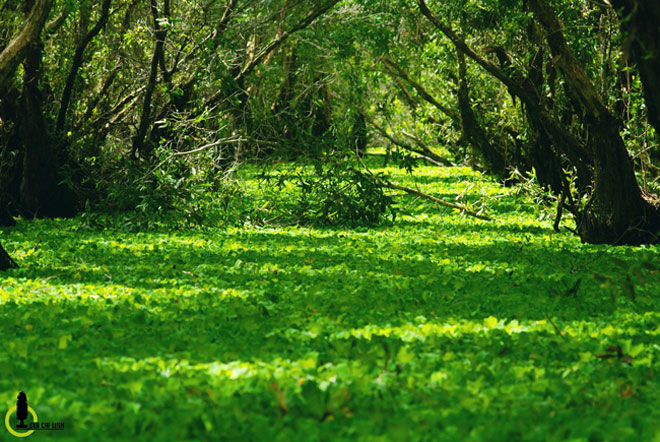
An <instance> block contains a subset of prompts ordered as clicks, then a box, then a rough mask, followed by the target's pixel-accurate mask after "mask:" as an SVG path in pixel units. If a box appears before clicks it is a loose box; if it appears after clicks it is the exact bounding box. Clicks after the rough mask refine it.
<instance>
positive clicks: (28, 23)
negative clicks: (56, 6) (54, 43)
mask: <svg viewBox="0 0 660 442" xmlns="http://www.w3.org/2000/svg"><path fill="white" fill-rule="evenodd" d="M28 3H33V5H31V7H30V9H29V14H28V16H27V18H26V19H25V24H24V25H23V29H21V31H20V32H19V33H18V35H16V37H14V39H12V41H10V42H9V44H8V45H7V47H6V48H5V49H3V51H2V53H0V89H3V87H2V86H3V84H4V82H5V81H6V80H7V79H8V78H9V77H11V75H13V73H14V71H15V69H16V67H17V66H18V65H19V64H20V62H21V59H22V57H23V56H24V55H25V51H26V49H27V47H28V46H29V45H30V44H32V43H33V42H34V41H35V40H37V39H39V36H40V35H41V30H42V29H43V27H44V24H45V23H46V19H47V18H48V13H49V12H50V8H51V6H52V4H53V2H52V0H35V1H34V2H27V3H26V7H27V6H28Z"/></svg>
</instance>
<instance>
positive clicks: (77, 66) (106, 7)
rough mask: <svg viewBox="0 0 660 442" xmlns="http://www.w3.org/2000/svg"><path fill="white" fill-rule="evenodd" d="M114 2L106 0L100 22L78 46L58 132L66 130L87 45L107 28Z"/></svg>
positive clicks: (65, 93)
mask: <svg viewBox="0 0 660 442" xmlns="http://www.w3.org/2000/svg"><path fill="white" fill-rule="evenodd" d="M111 2H112V0H104V1H103V4H102V5H101V16H100V17H99V21H98V22H96V25H94V27H93V28H92V29H91V30H90V31H89V32H87V33H86V34H85V36H84V37H83V39H82V41H81V42H80V43H79V44H78V47H77V48H76V52H75V53H74V54H73V62H72V63H71V69H69V75H68V76H67V78H66V82H65V85H64V92H62V99H61V100H60V110H59V112H58V114H57V123H56V125H55V128H56V131H57V132H61V131H62V130H63V129H64V124H65V122H66V113H67V110H68V109H69V103H70V101H71V94H72V93H73V86H74V84H75V81H76V77H77V76H78V70H79V69H80V68H81V67H82V64H83V54H84V52H85V49H86V48H87V45H88V44H89V43H90V42H91V41H92V40H93V39H94V37H96V36H97V35H98V33H99V32H101V29H103V27H104V26H105V24H106V23H107V21H108V14H109V10H110V3H111Z"/></svg>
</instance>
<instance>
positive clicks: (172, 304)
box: [0, 167, 660, 441]
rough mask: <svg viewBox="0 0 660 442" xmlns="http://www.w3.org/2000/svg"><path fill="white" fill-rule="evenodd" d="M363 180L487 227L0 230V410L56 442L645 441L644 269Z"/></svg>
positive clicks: (407, 208)
mask: <svg viewBox="0 0 660 442" xmlns="http://www.w3.org/2000/svg"><path fill="white" fill-rule="evenodd" d="M381 171H382V172H383V173H388V174H389V175H390V176H392V177H393V179H396V180H397V182H401V183H405V184H406V185H407V186H415V187H416V188H419V189H421V190H422V191H424V192H425V193H429V194H433V195H438V196H441V197H442V198H444V199H447V200H452V201H455V200H461V201H472V202H476V201H480V202H481V204H484V205H486V206H488V210H489V213H492V214H493V215H494V218H495V220H494V221H491V222H485V221H482V220H476V219H473V218H465V217H463V216H462V215H461V214H460V213H458V212H457V211H452V210H451V209H444V208H438V207H437V206H434V205H433V204H432V203H428V204H427V203H426V202H424V201H417V200H414V198H413V197H410V196H407V195H396V194H392V195H388V196H389V197H391V198H393V200H394V201H395V202H396V203H397V205H398V206H399V207H400V208H401V214H402V215H401V216H400V217H398V219H397V221H396V222H392V223H388V224H381V225H379V226H376V227H371V228H366V227H361V228H356V229H354V230H346V229H341V228H337V227H334V228H332V229H321V228H311V227H298V226H289V227H284V226H281V227H276V226H271V227H255V226H249V225H248V226H243V227H223V228H205V229H179V230H175V231H169V230H166V229H153V230H149V231H143V232H139V233H132V232H130V231H126V230H124V229H122V228H121V225H118V226H117V227H116V228H112V229H100V228H99V229H96V228H92V227H90V226H85V225H84V224H83V223H82V221H81V220H80V219H74V220H55V221H47V220H35V221H30V222H27V221H19V224H18V226H17V227H15V228H12V229H7V230H4V231H3V245H4V246H5V247H6V248H7V250H8V251H9V253H11V255H12V256H14V257H15V259H16V261H17V262H18V263H19V265H20V268H18V269H13V270H9V271H8V272H6V273H4V274H3V275H2V276H1V277H0V317H1V320H0V330H1V331H2V334H3V336H5V339H4V340H3V343H2V348H3V349H4V352H2V353H0V364H2V367H3V368H4V371H5V373H8V375H7V376H5V377H3V378H2V380H0V384H1V387H0V402H2V403H4V404H5V407H6V408H9V407H12V406H14V405H12V404H15V401H16V394H17V392H18V391H22V390H24V391H26V392H27V394H28V396H29V397H30V404H31V406H32V407H34V408H35V410H37V411H38V413H39V418H40V420H41V419H44V420H59V421H64V422H66V423H67V430H66V431H65V432H63V433H61V434H52V435H50V434H49V435H46V433H45V432H44V434H43V437H46V438H47V437H55V436H59V437H61V438H62V439H63V440H89V438H90V437H93V439H94V440H150V441H171V440H191V441H192V440H216V439H218V440H224V439H238V440H287V441H288V440H328V439H333V440H334V439H341V440H353V439H356V440H373V439H379V438H380V440H406V439H407V440H446V441H450V440H451V441H454V440H483V441H492V440H501V441H510V440H652V439H653V437H655V434H656V432H657V425H658V422H660V414H659V412H658V400H657V397H658V392H659V391H660V377H658V375H657V370H658V367H659V366H658V361H659V358H660V314H659V313H658V309H659V308H660V305H658V302H659V301H658V298H657V293H660V278H658V277H657V272H658V271H659V270H660V261H659V255H658V251H657V248H655V247H636V248H635V247H616V248H613V247H607V246H587V245H584V244H581V243H580V242H579V240H578V239H577V238H575V237H573V236H572V235H569V234H555V233H553V232H552V227H551V226H550V225H549V223H551V221H550V220H549V221H543V220H544V219H546V218H545V217H544V216H543V213H541V212H540V210H543V209H542V208H539V206H537V205H535V204H534V203H533V202H532V201H531V200H525V199H521V198H522V197H520V196H517V194H516V192H515V190H512V189H505V188H502V187H500V186H498V185H496V184H495V183H492V182H490V181H488V180H486V179H484V178H483V177H481V175H479V174H478V173H476V172H473V171H470V170H469V169H462V168H453V169H444V168H432V167H419V168H418V170H417V172H418V174H417V176H416V177H411V176H410V175H407V174H404V173H403V172H401V171H400V170H398V169H395V168H389V169H382V170H381ZM251 192H253V195H254V197H255V201H256V202H257V203H258V201H259V198H262V197H263V195H264V194H262V193H260V192H263V189H260V188H258V187H253V188H252V190H251ZM260 195H261V196H260ZM517 206H520V207H522V209H521V210H516V209H515V207H517ZM540 220H541V221H540ZM578 281H580V282H579V284H578V283H577V282H578ZM633 292H634V296H631V293H633ZM42 415H43V417H42Z"/></svg>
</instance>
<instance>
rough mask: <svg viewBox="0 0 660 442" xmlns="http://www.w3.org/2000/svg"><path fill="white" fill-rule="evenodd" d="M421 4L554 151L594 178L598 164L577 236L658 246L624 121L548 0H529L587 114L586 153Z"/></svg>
mask: <svg viewBox="0 0 660 442" xmlns="http://www.w3.org/2000/svg"><path fill="white" fill-rule="evenodd" d="M417 4H418V5H419V8H420V11H421V12H422V14H423V15H425V16H426V17H427V18H428V19H429V21H431V22H432V23H433V24H434V25H435V26H436V27H437V28H438V29H439V30H440V31H441V32H443V33H444V34H445V35H446V36H447V37H448V38H449V39H450V40H451V41H452V42H453V43H454V44H455V45H456V47H457V48H458V49H459V50H461V51H462V52H463V53H465V54H466V55H467V56H469V57H470V58H472V59H473V60H475V61H476V62H477V63H478V64H479V65H481V66H482V67H483V68H484V69H485V70H486V71H487V72H489V73H490V74H492V75H493V76H494V77H496V78H497V79H499V80H500V81H501V82H502V83H504V84H505V85H506V86H507V87H508V88H509V91H510V92H511V93H514V94H515V95H516V96H518V97H519V98H520V99H521V100H522V101H523V102H524V103H525V105H526V106H528V107H529V111H531V112H533V113H534V115H535V117H537V118H538V122H539V125H540V126H542V128H543V130H544V131H545V132H546V134H547V135H548V136H549V137H550V139H551V140H552V141H553V144H554V146H555V148H556V149H557V150H558V151H560V152H561V153H562V154H564V155H566V157H567V158H568V159H570V161H571V163H572V164H573V165H574V166H575V167H576V169H577V170H578V174H580V175H581V176H583V177H591V176H592V172H591V170H590V169H591V168H590V167H589V164H590V163H592V162H593V180H590V181H593V191H592V193H591V196H590V199H589V202H588V203H587V205H586V207H585V208H584V209H583V210H582V211H581V213H580V216H579V217H578V219H577V224H578V232H579V234H580V237H581V238H582V240H583V241H584V242H589V243H608V244H643V243H656V242H658V233H659V231H660V213H659V211H658V209H657V208H656V207H655V206H654V205H653V204H651V203H650V202H649V201H647V200H646V199H645V198H644V197H643V196H642V192H641V189H640V188H639V186H638V184H637V181H636V179H635V173H634V168H633V162H632V160H631V158H630V157H629V155H628V152H627V151H626V149H625V146H624V144H623V140H622V139H621V136H620V135H619V127H620V122H619V121H617V120H616V118H614V116H613V115H612V114H611V113H610V112H609V110H608V109H607V108H606V107H605V106H604V105H603V103H602V101H601V99H600V97H599V95H598V93H597V92H596V89H595V88H594V86H593V84H592V83H591V81H590V80H589V78H588V77H587V74H586V72H585V71H584V69H582V67H581V66H580V65H579V64H578V62H577V60H576V59H575V57H574V55H573V53H572V51H571V50H570V49H569V47H568V44H567V42H566V39H565V37H564V34H563V32H562V30H561V25H560V24H559V20H558V19H557V16H556V15H555V14H554V11H553V10H552V9H551V8H550V7H549V6H548V4H547V3H546V2H545V1H544V0H528V5H529V7H530V9H531V10H532V11H533V12H534V13H535V16H536V18H537V20H538V21H539V22H540V23H541V24H542V26H543V27H544V28H545V31H546V39H547V42H548V45H549V46H550V49H551V51H552V55H553V59H554V62H555V64H556V66H557V67H558V68H559V70H560V71H561V72H562V74H563V76H564V80H565V81H566V83H567V89H568V91H569V93H571V95H573V96H574V97H573V98H574V100H575V101H576V102H577V103H578V104H579V106H580V108H581V109H582V110H583V112H579V113H577V116H578V117H579V118H580V119H581V121H582V123H583V125H584V127H585V129H586V130H587V132H588V137H587V142H586V145H585V149H583V148H582V143H581V142H580V141H578V140H577V139H576V138H575V137H574V136H573V135H572V134H570V133H569V132H568V131H567V130H566V129H564V128H563V127H562V126H561V125H560V124H559V123H558V122H557V121H555V120H554V119H553V118H552V116H551V115H550V114H549V113H548V111H547V109H546V108H545V106H544V104H543V103H542V102H541V101H540V100H539V99H538V96H537V94H530V91H529V90H528V88H526V87H524V86H522V85H520V84H518V82H516V81H515V80H514V79H512V78H511V77H509V76H508V75H507V74H506V73H505V72H504V71H502V70H501V69H499V68H497V67H496V66H495V65H494V64H492V63H491V62H489V61H488V60H486V59H485V58H484V57H483V56H481V55H479V54H478V53H476V52H475V51H474V50H473V49H472V48H471V47H470V46H468V45H467V43H466V42H465V40H463V39H461V38H460V37H458V35H457V34H456V33H455V32H454V31H453V30H452V29H451V28H450V27H449V26H447V25H446V24H444V23H443V22H442V21H440V20H439V19H438V18H437V17H436V16H435V15H433V13H432V12H431V11H430V10H429V8H428V6H427V5H426V2H425V1H424V0H417Z"/></svg>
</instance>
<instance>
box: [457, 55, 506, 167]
mask: <svg viewBox="0 0 660 442" xmlns="http://www.w3.org/2000/svg"><path fill="white" fill-rule="evenodd" d="M456 52H457V56H458V109H459V111H460V113H461V114H460V115H461V119H460V121H461V131H462V132H463V137H464V138H465V139H466V140H467V141H468V142H469V144H470V146H471V147H472V150H473V154H474V155H475V156H476V157H478V158H481V160H482V161H483V162H484V165H485V166H486V169H487V170H488V171H489V172H490V173H492V174H493V175H496V176H498V177H499V178H502V179H506V178H507V170H506V166H507V161H506V158H505V157H504V155H503V154H502V152H500V151H498V150H497V149H496V148H495V146H493V145H492V144H491V142H490V141H489V139H488V135H487V134H486V131H485V130H484V128H483V127H481V125H480V124H479V122H478V121H477V117H476V116H475V115H474V111H473V110H472V106H471V105H470V91H469V89H468V83H467V65H466V63H465V55H464V54H463V53H462V52H461V51H460V50H458V49H457V50H456Z"/></svg>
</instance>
